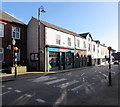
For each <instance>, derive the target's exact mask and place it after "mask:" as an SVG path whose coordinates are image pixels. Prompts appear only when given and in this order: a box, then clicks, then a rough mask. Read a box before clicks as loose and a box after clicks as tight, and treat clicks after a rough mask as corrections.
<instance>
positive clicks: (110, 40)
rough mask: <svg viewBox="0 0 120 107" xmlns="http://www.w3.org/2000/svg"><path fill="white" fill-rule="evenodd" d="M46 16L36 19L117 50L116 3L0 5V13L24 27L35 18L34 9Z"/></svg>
mask: <svg viewBox="0 0 120 107" xmlns="http://www.w3.org/2000/svg"><path fill="white" fill-rule="evenodd" d="M40 6H43V7H44V9H45V10H46V13H41V15H40V19H41V20H44V21H47V22H49V23H52V24H54V25H57V26H60V27H62V28H65V29H68V30H70V31H73V32H76V33H78V34H81V33H86V32H90V33H91V35H92V38H93V39H94V40H100V42H101V43H104V44H106V45H107V46H111V47H112V48H113V49H116V50H118V3H117V2H2V10H3V11H5V12H7V13H9V14H11V15H12V16H14V17H16V18H17V19H19V20H21V21H22V22H24V23H25V24H27V23H28V22H29V21H30V19H31V17H32V16H33V17H36V18H37V17H38V8H39V7H40Z"/></svg>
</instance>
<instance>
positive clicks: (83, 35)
mask: <svg viewBox="0 0 120 107" xmlns="http://www.w3.org/2000/svg"><path fill="white" fill-rule="evenodd" d="M88 34H89V36H90V37H91V38H92V36H91V34H90V33H89V32H87V33H82V34H79V35H80V36H82V37H84V38H86V37H87V35H88Z"/></svg>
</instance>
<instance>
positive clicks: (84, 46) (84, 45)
mask: <svg viewBox="0 0 120 107" xmlns="http://www.w3.org/2000/svg"><path fill="white" fill-rule="evenodd" d="M83 48H84V49H86V43H85V41H83Z"/></svg>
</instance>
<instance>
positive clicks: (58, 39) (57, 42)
mask: <svg viewBox="0 0 120 107" xmlns="http://www.w3.org/2000/svg"><path fill="white" fill-rule="evenodd" d="M60 38H61V37H60V35H56V44H58V45H60Z"/></svg>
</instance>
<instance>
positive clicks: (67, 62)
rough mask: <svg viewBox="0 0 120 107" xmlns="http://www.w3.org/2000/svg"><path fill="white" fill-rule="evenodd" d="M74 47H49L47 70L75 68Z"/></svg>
mask: <svg viewBox="0 0 120 107" xmlns="http://www.w3.org/2000/svg"><path fill="white" fill-rule="evenodd" d="M74 53H75V50H74V49H67V48H54V47H47V56H46V59H47V63H46V68H47V71H55V70H64V69H70V68H74Z"/></svg>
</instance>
